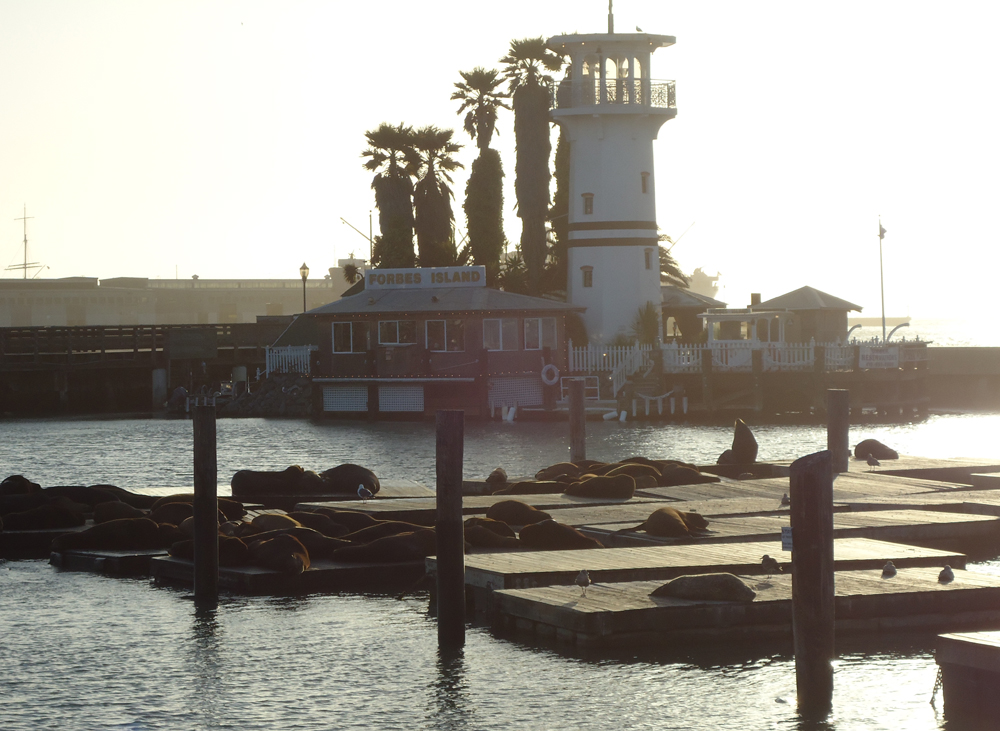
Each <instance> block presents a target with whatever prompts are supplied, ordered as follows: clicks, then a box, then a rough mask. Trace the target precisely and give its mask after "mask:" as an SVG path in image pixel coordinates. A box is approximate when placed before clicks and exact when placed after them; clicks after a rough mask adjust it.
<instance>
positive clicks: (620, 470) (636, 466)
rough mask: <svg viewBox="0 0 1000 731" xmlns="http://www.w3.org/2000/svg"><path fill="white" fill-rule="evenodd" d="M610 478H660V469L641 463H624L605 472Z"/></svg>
mask: <svg viewBox="0 0 1000 731" xmlns="http://www.w3.org/2000/svg"><path fill="white" fill-rule="evenodd" d="M604 474H606V475H607V476H608V477H614V476H615V475H629V476H630V477H643V476H650V477H654V478H655V477H659V476H660V469H659V468H658V467H655V466H654V465H651V464H642V463H639V462H624V463H621V464H618V465H617V466H616V467H613V468H612V469H610V470H608V471H607V472H605V473H604Z"/></svg>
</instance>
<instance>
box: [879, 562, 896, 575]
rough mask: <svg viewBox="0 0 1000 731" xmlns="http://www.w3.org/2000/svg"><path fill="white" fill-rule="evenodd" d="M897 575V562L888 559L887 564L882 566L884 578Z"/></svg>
mask: <svg viewBox="0 0 1000 731" xmlns="http://www.w3.org/2000/svg"><path fill="white" fill-rule="evenodd" d="M895 575H896V564H894V563H893V562H892V561H886V562H885V566H883V567H882V578H883V579H891V578H892V577H893V576H895Z"/></svg>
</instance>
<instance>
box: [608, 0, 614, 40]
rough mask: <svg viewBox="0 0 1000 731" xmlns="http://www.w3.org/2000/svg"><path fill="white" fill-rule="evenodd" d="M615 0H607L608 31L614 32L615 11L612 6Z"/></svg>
mask: <svg viewBox="0 0 1000 731" xmlns="http://www.w3.org/2000/svg"><path fill="white" fill-rule="evenodd" d="M614 4H615V0H608V33H614V32H615V11H614V8H613V7H612V6H613V5H614Z"/></svg>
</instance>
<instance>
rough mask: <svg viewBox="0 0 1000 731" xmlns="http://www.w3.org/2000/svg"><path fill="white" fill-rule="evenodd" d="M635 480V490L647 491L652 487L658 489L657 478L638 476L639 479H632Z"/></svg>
mask: <svg viewBox="0 0 1000 731" xmlns="http://www.w3.org/2000/svg"><path fill="white" fill-rule="evenodd" d="M632 479H634V480H635V489H636V490H649V489H650V488H653V487H659V486H660V483H659V482H658V481H657V480H658V479H659V478H657V477H653V476H652V475H640V476H639V477H634V478H632Z"/></svg>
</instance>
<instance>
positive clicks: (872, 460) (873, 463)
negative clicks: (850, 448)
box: [868, 454, 881, 472]
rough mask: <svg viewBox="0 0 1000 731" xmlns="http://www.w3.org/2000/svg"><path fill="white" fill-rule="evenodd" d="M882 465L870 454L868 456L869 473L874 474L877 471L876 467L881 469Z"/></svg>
mask: <svg viewBox="0 0 1000 731" xmlns="http://www.w3.org/2000/svg"><path fill="white" fill-rule="evenodd" d="M880 464H881V463H880V462H879V461H878V460H877V459H875V458H874V457H873V456H871V455H870V454H869V455H868V471H869V472H874V471H875V468H876V467H879V466H880Z"/></svg>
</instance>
